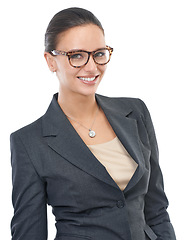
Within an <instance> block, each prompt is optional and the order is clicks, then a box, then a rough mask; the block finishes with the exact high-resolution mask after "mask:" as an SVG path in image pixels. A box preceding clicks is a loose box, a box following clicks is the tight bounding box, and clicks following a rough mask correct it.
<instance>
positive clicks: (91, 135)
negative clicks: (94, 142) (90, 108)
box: [65, 106, 99, 138]
mask: <svg viewBox="0 0 185 240" xmlns="http://www.w3.org/2000/svg"><path fill="white" fill-rule="evenodd" d="M98 110H99V106H98V108H97V110H96V114H95V117H94V120H93V122H92V124H91V127H90V128H87V127H86V126H84V125H83V124H82V123H81V122H79V121H77V120H76V119H74V118H73V117H70V116H68V115H66V114H65V115H66V117H68V118H70V119H71V120H73V121H75V122H77V123H78V124H79V125H80V126H82V127H83V128H85V129H87V130H88V131H89V134H88V135H89V137H91V138H94V137H95V136H96V133H95V131H93V130H92V128H93V126H94V123H95V121H96V117H97V114H98Z"/></svg>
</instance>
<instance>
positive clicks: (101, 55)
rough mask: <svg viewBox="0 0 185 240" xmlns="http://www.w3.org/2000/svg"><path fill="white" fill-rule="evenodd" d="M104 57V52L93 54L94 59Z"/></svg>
mask: <svg viewBox="0 0 185 240" xmlns="http://www.w3.org/2000/svg"><path fill="white" fill-rule="evenodd" d="M105 55H106V53H105V52H103V51H100V52H96V53H95V54H94V57H96V58H102V57H104V56H105Z"/></svg>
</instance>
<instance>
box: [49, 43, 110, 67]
mask: <svg viewBox="0 0 185 240" xmlns="http://www.w3.org/2000/svg"><path fill="white" fill-rule="evenodd" d="M101 50H108V51H109V59H108V61H107V62H106V63H97V62H96V60H95V57H94V55H95V53H96V52H98V51H101ZM79 52H85V53H88V58H87V61H86V63H84V64H83V65H81V66H74V65H73V64H72V63H71V55H73V54H74V53H79ZM112 52H113V48H111V47H109V46H106V47H105V48H99V49H97V50H95V51H92V52H89V51H85V50H74V51H69V52H65V51H61V50H52V51H50V52H49V53H50V54H51V55H52V56H58V55H64V56H67V57H68V60H69V64H70V65H71V66H72V67H74V68H80V67H83V66H85V65H86V64H87V63H88V61H89V59H90V56H91V55H92V57H93V60H94V62H95V63H96V64H98V65H105V64H107V63H108V62H109V61H110V58H111V55H112Z"/></svg>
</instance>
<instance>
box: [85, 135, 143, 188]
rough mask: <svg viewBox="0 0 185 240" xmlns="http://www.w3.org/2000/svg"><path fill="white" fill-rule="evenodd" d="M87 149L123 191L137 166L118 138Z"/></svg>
mask: <svg viewBox="0 0 185 240" xmlns="http://www.w3.org/2000/svg"><path fill="white" fill-rule="evenodd" d="M88 147H89V149H90V150H91V152H92V153H93V154H94V155H95V157H96V158H97V159H98V160H99V161H100V162H101V163H102V164H103V165H104V166H105V168H106V169H107V171H108V173H109V174H110V176H111V177H112V178H113V180H114V181H115V182H116V184H117V185H118V186H119V188H120V189H121V190H122V191H123V190H124V189H125V187H126V186H127V184H128V182H129V181H130V179H131V178H132V176H133V174H134V172H135V170H136V168H137V166H138V164H137V163H136V162H135V161H134V160H133V159H132V158H131V156H130V155H129V154H128V152H127V151H126V149H125V148H124V146H123V145H122V144H121V142H120V141H119V139H118V137H115V138H114V139H113V140H111V141H109V142H106V143H102V144H96V145H88Z"/></svg>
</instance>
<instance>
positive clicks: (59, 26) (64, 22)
mask: <svg viewBox="0 0 185 240" xmlns="http://www.w3.org/2000/svg"><path fill="white" fill-rule="evenodd" d="M85 24H95V25H97V26H98V27H99V28H100V29H101V30H102V31H103V34H104V29H103V27H102V25H101V23H100V21H99V20H98V19H97V18H96V17H95V16H94V14H93V13H92V12H90V11H88V10H86V9H83V8H76V7H75V8H67V9H64V10H62V11H60V12H58V13H57V14H56V15H54V17H53V18H52V19H51V21H50V23H49V25H48V27H47V30H46V33H45V51H46V52H50V51H52V50H54V49H55V48H56V44H57V37H58V35H59V34H60V33H63V32H65V31H67V30H68V29H70V28H73V27H77V26H81V25H85Z"/></svg>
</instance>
